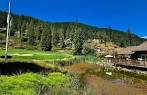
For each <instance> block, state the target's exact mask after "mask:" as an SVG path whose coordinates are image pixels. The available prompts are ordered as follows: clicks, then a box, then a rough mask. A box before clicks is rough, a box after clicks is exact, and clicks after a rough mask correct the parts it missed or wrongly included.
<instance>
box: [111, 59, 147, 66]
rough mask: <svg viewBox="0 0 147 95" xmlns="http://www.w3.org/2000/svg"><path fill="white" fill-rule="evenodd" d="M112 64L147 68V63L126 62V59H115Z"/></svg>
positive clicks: (137, 61)
mask: <svg viewBox="0 0 147 95" xmlns="http://www.w3.org/2000/svg"><path fill="white" fill-rule="evenodd" d="M112 63H113V64H114V65H117V64H121V65H123V64H124V65H135V66H147V61H139V60H126V59H113V60H112Z"/></svg>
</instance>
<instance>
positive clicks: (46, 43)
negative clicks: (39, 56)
mask: <svg viewBox="0 0 147 95" xmlns="http://www.w3.org/2000/svg"><path fill="white" fill-rule="evenodd" d="M40 46H41V49H42V50H43V51H51V49H52V43H51V32H48V31H43V32H42V36H41V42H40Z"/></svg>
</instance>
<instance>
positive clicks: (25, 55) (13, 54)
mask: <svg viewBox="0 0 147 95" xmlns="http://www.w3.org/2000/svg"><path fill="white" fill-rule="evenodd" d="M10 55H12V56H13V55H14V56H33V55H34V54H10Z"/></svg>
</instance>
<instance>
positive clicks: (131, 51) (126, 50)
mask: <svg viewBox="0 0 147 95" xmlns="http://www.w3.org/2000/svg"><path fill="white" fill-rule="evenodd" d="M136 51H147V41H145V42H144V43H142V44H141V45H139V46H129V47H126V48H124V49H123V50H122V51H120V52H119V54H126V55H127V54H134V53H135V52H136Z"/></svg>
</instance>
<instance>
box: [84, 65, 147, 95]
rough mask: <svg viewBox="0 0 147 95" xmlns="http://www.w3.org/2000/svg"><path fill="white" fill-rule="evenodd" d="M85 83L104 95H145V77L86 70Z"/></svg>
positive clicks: (102, 70) (146, 82)
mask: <svg viewBox="0 0 147 95" xmlns="http://www.w3.org/2000/svg"><path fill="white" fill-rule="evenodd" d="M84 77H85V83H86V84H88V85H91V86H94V87H95V88H96V91H97V92H98V94H102V93H103V94H104V95H147V76H146V75H139V74H136V73H132V72H126V71H118V70H112V69H108V68H103V67H98V68H95V69H90V70H88V71H87V72H86V73H85V75H84ZM103 94H102V95H103Z"/></svg>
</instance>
